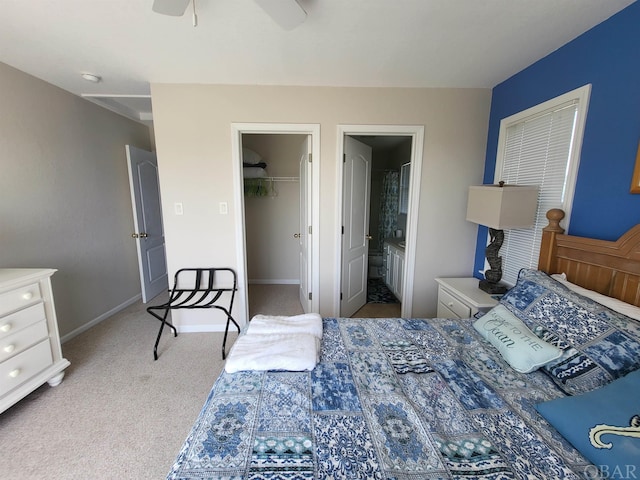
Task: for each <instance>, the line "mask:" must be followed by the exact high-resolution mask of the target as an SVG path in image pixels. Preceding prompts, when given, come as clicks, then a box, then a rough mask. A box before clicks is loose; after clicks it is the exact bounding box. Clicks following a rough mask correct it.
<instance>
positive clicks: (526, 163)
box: [495, 86, 588, 284]
mask: <svg viewBox="0 0 640 480" xmlns="http://www.w3.org/2000/svg"><path fill="white" fill-rule="evenodd" d="M587 87H588V86H587ZM583 88H585V87H583ZM587 93H588V90H587ZM559 98H562V100H563V101H562V103H558V102H556V103H555V104H554V105H552V106H551V107H550V108H549V107H548V103H547V104H545V105H546V106H547V108H545V109H543V110H540V109H538V111H533V112H532V113H531V114H529V115H522V114H520V115H516V116H514V117H518V118H516V119H515V120H513V117H510V119H511V121H508V122H506V121H505V120H510V119H505V120H503V122H504V123H503V124H502V125H501V130H500V139H499V153H498V159H497V160H498V161H497V162H496V172H495V179H496V183H497V181H499V180H503V181H504V182H505V183H507V184H512V185H537V186H538V187H539V193H538V211H537V214H536V221H535V225H534V226H533V227H531V228H525V229H510V230H505V241H504V244H503V245H502V249H501V250H500V255H501V256H502V270H503V276H502V278H503V280H504V281H505V282H506V283H508V284H514V283H515V282H516V280H517V277H518V272H519V271H520V269H521V268H524V267H528V268H537V265H538V256H539V253H540V240H541V236H542V229H543V228H544V227H546V226H547V223H548V222H547V218H546V213H547V211H548V210H549V209H551V208H563V209H564V210H565V212H566V213H567V216H568V215H569V211H568V210H570V206H571V200H572V198H571V199H569V198H567V196H568V195H570V196H571V197H573V189H574V185H575V177H576V174H577V162H578V158H577V154H578V153H579V152H578V151H579V145H581V143H582V130H583V126H584V114H582V115H581V108H583V107H584V108H585V109H586V105H581V103H586V102H585V101H582V102H581V99H580V98H576V97H575V96H574V98H571V99H569V100H567V99H566V95H565V96H562V97H559ZM534 109H535V107H534ZM534 109H530V110H534ZM527 112H529V111H527ZM523 113H524V112H523ZM578 142H579V143H578Z"/></svg>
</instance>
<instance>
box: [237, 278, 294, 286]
mask: <svg viewBox="0 0 640 480" xmlns="http://www.w3.org/2000/svg"><path fill="white" fill-rule="evenodd" d="M252 283H253V284H255V285H300V280H298V279H297V278H294V279H284V280H281V279H266V280H262V279H261V280H251V279H249V284H250V285H251V284H252Z"/></svg>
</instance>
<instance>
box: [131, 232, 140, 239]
mask: <svg viewBox="0 0 640 480" xmlns="http://www.w3.org/2000/svg"><path fill="white" fill-rule="evenodd" d="M138 237H140V235H138V234H137V233H132V234H131V238H138Z"/></svg>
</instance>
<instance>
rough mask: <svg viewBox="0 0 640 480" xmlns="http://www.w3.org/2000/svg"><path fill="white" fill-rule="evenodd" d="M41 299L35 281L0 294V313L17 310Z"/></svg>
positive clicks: (38, 287)
mask: <svg viewBox="0 0 640 480" xmlns="http://www.w3.org/2000/svg"><path fill="white" fill-rule="evenodd" d="M41 299H42V295H41V294H40V286H39V285H38V284H37V283H33V284H31V285H27V286H26V287H20V288H16V289H15V290H11V291H10V292H6V293H3V294H0V315H4V314H6V313H10V312H13V311H15V310H19V309H21V308H24V307H26V306H27V305H31V304H33V303H34V302H37V301H38V300H41Z"/></svg>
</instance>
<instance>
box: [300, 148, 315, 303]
mask: <svg viewBox="0 0 640 480" xmlns="http://www.w3.org/2000/svg"><path fill="white" fill-rule="evenodd" d="M310 160H311V137H310V136H307V137H306V138H305V140H304V142H303V144H302V146H301V151H300V228H299V230H298V231H299V232H300V233H299V242H300V249H299V251H300V260H299V262H300V303H301V304H302V309H303V310H304V313H309V312H310V311H311V310H312V308H311V297H310V294H311V293H312V292H310V285H311V265H310V262H309V252H311V240H312V236H311V235H312V234H313V232H310V231H309V230H310V228H311V227H310V225H311V222H310V219H311V203H312V202H311V185H312V183H311V168H309V161H310Z"/></svg>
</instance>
